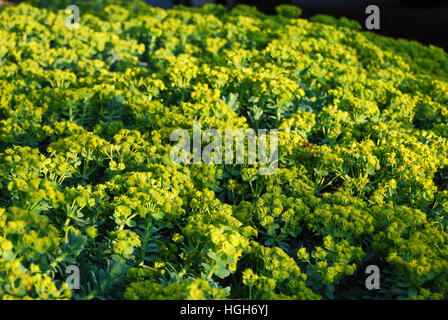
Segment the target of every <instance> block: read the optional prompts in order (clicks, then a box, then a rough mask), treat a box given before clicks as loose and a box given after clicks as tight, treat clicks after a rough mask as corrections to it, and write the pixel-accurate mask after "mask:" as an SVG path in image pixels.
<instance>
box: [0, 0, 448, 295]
mask: <svg viewBox="0 0 448 320" xmlns="http://www.w3.org/2000/svg"><path fill="white" fill-rule="evenodd" d="M69 4H70V1H58V2H56V1H51V2H49V1H48V2H47V1H31V2H30V3H25V4H20V5H17V6H11V7H6V6H5V7H3V8H2V9H1V11H0V297H1V298H3V299H70V298H71V299H82V298H87V299H92V298H103V299H362V298H366V297H369V298H374V299H443V298H445V299H446V298H448V229H447V228H448V183H447V181H448V180H447V179H448V55H447V53H446V52H444V51H443V50H442V49H440V48H437V47H434V46H423V45H421V44H419V43H417V42H413V41H406V40H394V39H390V38H386V37H383V36H379V35H376V34H374V33H370V32H363V31H361V28H360V27H359V25H358V24H357V23H356V22H353V21H350V20H347V19H339V20H338V19H334V18H331V17H325V16H317V17H315V18H314V19H312V20H311V21H309V20H306V19H301V18H300V10H299V9H297V8H296V9H293V8H292V7H284V6H282V7H279V9H278V10H277V12H278V15H274V16H267V15H264V14H262V13H260V12H258V11H257V10H256V9H254V8H252V7H248V6H237V7H236V8H234V9H233V10H231V11H226V9H225V8H224V7H223V6H219V5H206V6H204V7H203V8H201V9H197V8H187V7H182V6H179V7H176V8H174V9H172V10H164V9H159V8H153V7H150V6H147V5H146V4H144V3H143V2H140V1H127V2H120V1H106V2H104V3H100V2H79V4H78V5H79V9H80V20H79V24H78V25H77V26H76V27H72V28H69V27H68V26H67V24H66V20H67V18H68V16H69V15H68V14H67V13H66V11H65V8H66V7H67V6H68V5H69ZM197 122H200V123H201V126H202V127H201V128H202V130H207V129H217V130H220V131H222V132H224V131H225V130H226V129H247V128H253V129H255V130H257V129H266V130H274V129H278V168H277V170H276V171H275V173H273V174H270V175H264V174H261V170H262V166H261V165H260V164H257V163H256V164H250V163H248V162H247V161H246V163H244V164H226V163H209V164H206V163H198V164H194V163H192V164H190V165H186V164H179V163H175V162H173V161H172V160H171V158H170V151H171V149H172V147H173V144H174V143H173V142H172V141H171V139H170V136H171V134H172V132H173V131H174V130H176V129H178V128H182V129H186V130H188V132H189V133H190V134H191V133H192V128H193V125H194V123H197ZM370 265H375V266H378V268H379V270H380V272H381V278H380V279H381V286H380V289H378V290H368V289H367V288H366V285H365V281H366V277H367V276H368V274H366V273H365V271H366V268H367V267H368V266H370ZM76 268H78V270H79V273H77V272H74V273H66V272H67V270H75V271H76ZM77 274H78V275H79V277H80V278H79V281H76V279H75V278H74V276H75V275H77ZM69 276H71V277H70V281H68V280H69V279H68V277H69ZM77 284H79V286H78V285H77Z"/></svg>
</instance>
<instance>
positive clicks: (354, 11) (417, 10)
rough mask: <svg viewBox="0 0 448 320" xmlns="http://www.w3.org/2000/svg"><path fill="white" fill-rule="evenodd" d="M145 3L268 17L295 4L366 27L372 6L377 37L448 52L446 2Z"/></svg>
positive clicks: (195, 0)
mask: <svg viewBox="0 0 448 320" xmlns="http://www.w3.org/2000/svg"><path fill="white" fill-rule="evenodd" d="M147 2H149V3H152V4H155V5H158V6H162V7H171V6H172V5H173V4H186V5H196V6H200V5H202V4H204V3H207V2H218V3H221V4H224V5H227V6H228V7H232V6H234V5H236V4H248V5H252V6H256V7H257V8H258V9H259V10H260V11H262V12H264V13H268V14H274V13H275V6H277V5H279V4H294V5H297V6H299V7H300V8H302V9H303V13H302V17H304V18H309V17H311V16H313V15H315V14H328V15H331V16H334V17H338V18H339V17H346V18H349V19H353V20H357V21H358V22H359V23H361V25H362V26H363V27H364V28H365V19H366V17H367V15H366V13H365V10H366V7H367V6H369V5H371V4H374V5H377V6H378V7H379V8H380V20H381V26H380V27H381V28H380V30H374V32H377V33H379V34H383V35H386V36H390V37H393V38H405V39H411V40H417V41H419V42H421V43H424V44H433V45H436V46H439V47H442V48H444V49H445V51H447V52H448V0H217V1H211V0H148V1H147Z"/></svg>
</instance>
